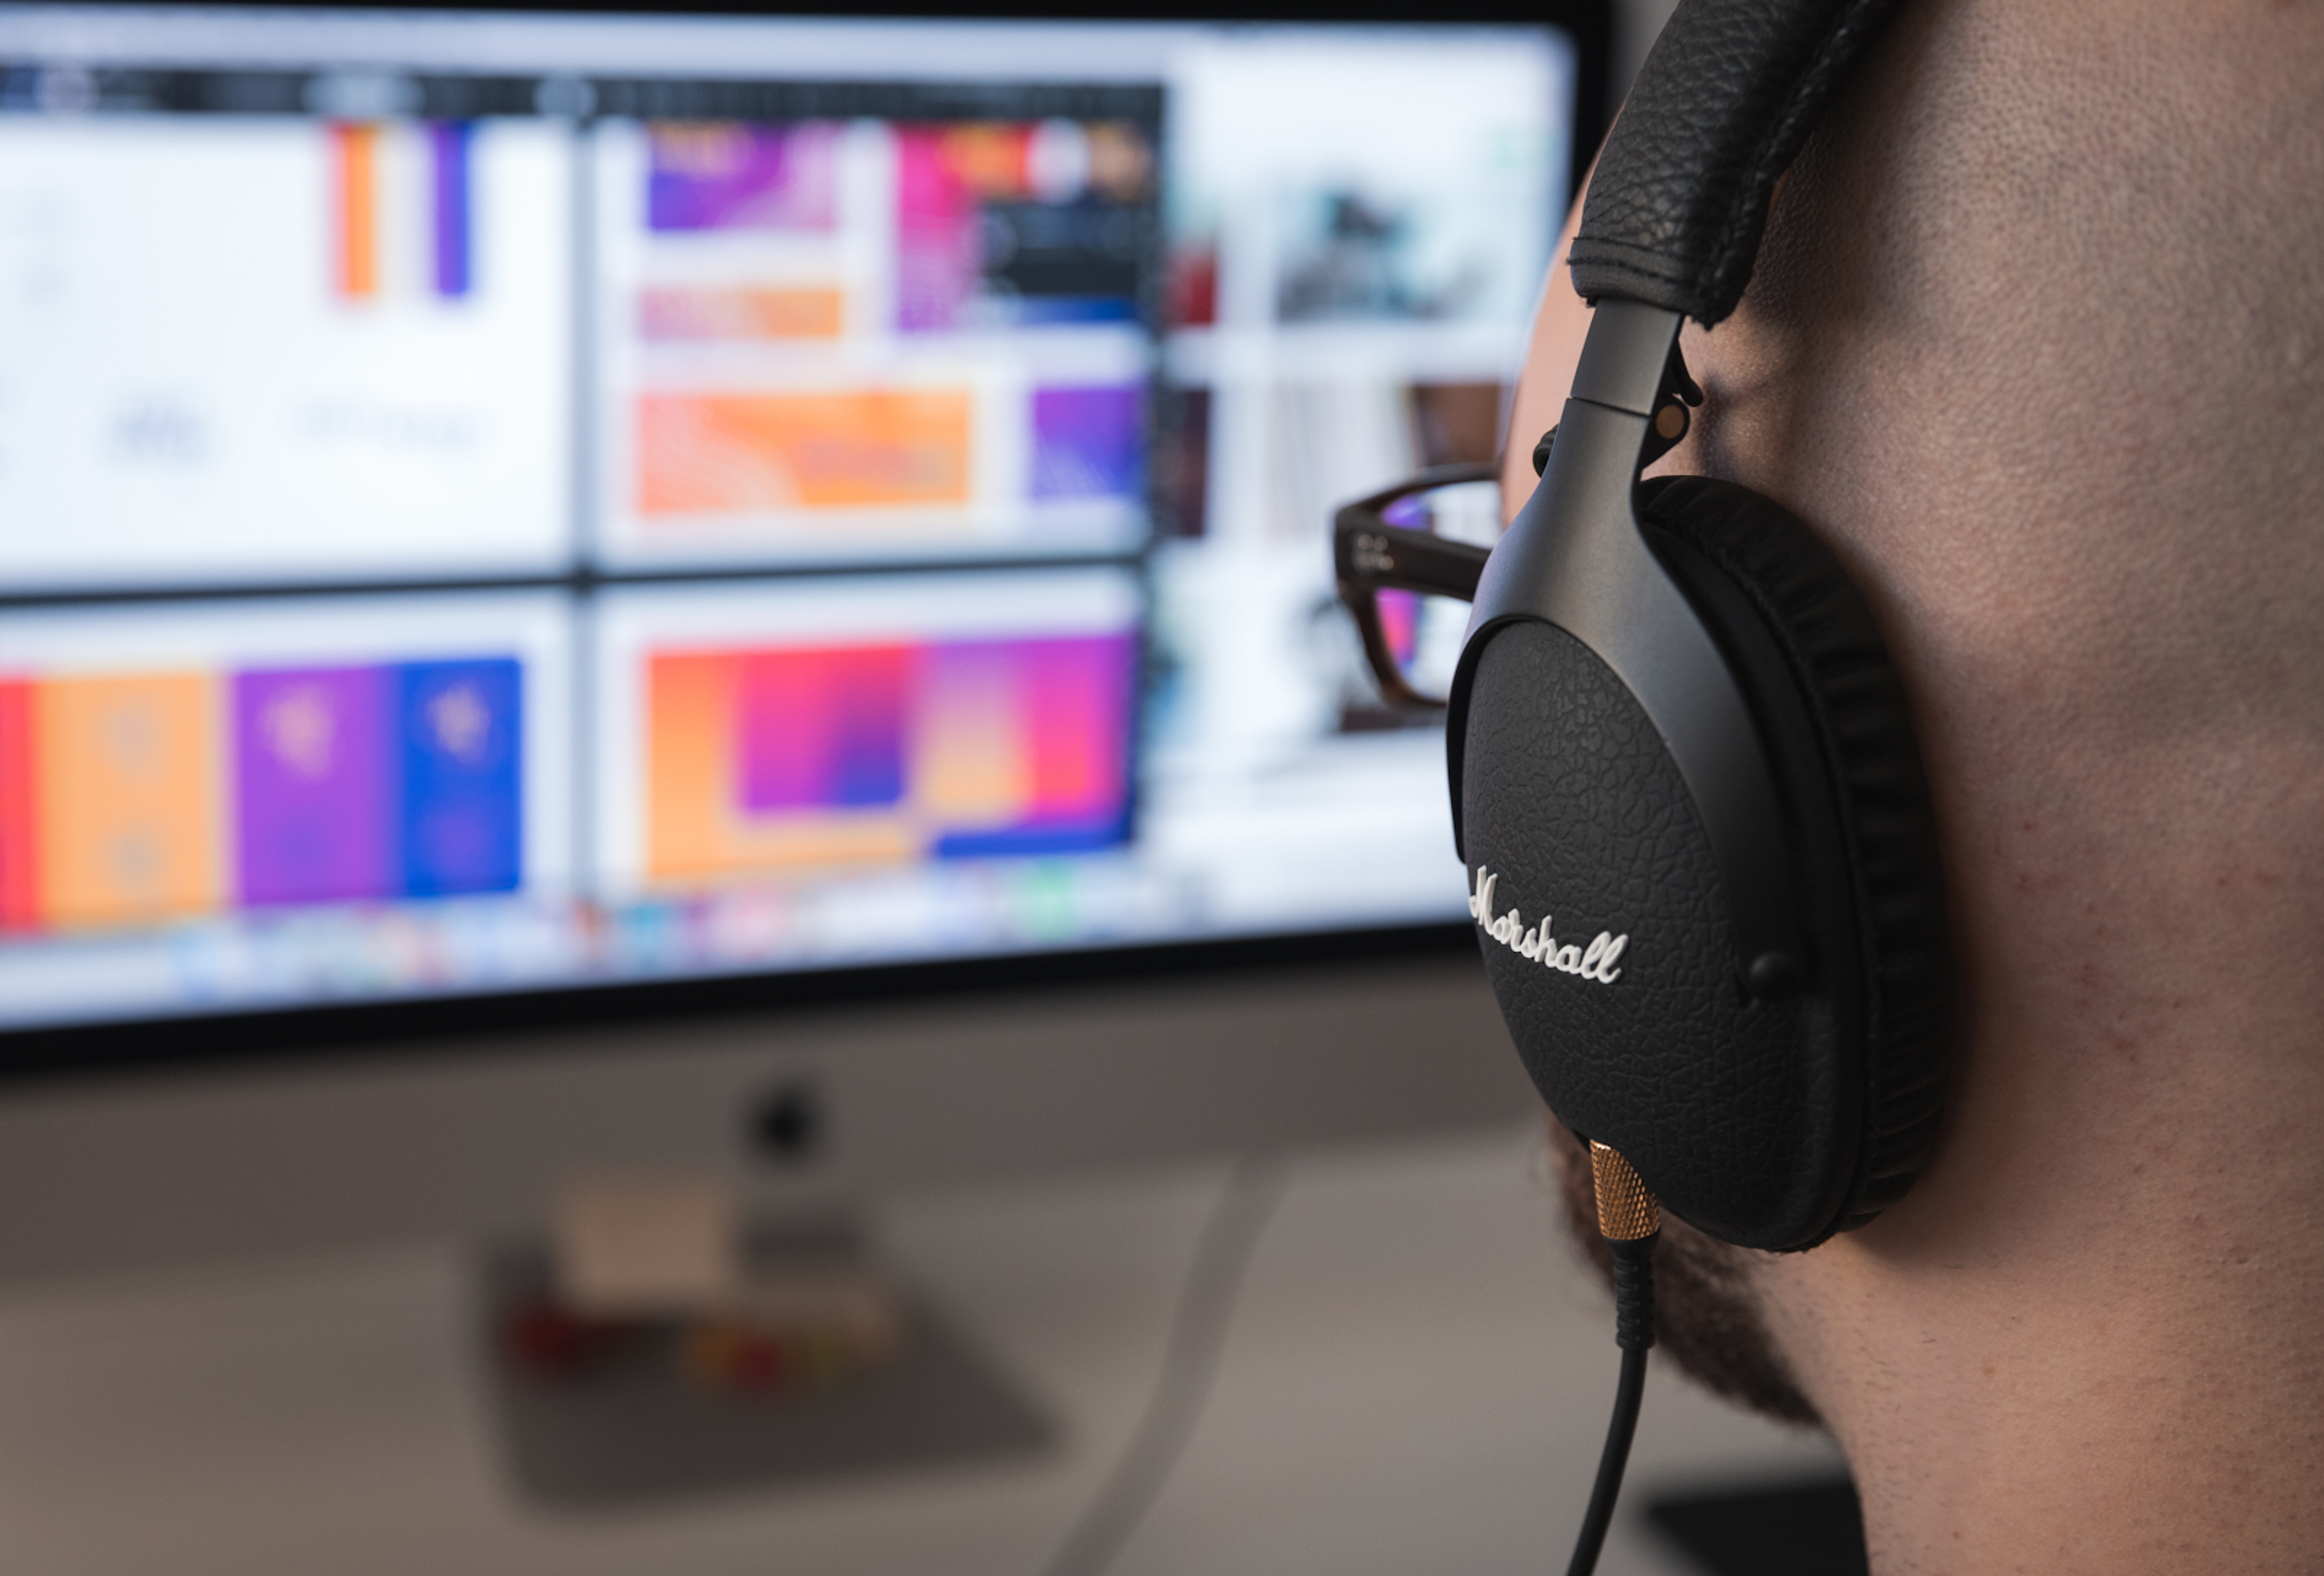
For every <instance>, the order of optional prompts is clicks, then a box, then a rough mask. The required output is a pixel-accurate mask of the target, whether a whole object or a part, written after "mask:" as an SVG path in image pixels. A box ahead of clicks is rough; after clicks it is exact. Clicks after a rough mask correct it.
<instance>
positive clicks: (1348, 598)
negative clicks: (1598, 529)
mask: <svg viewBox="0 0 2324 1576" xmlns="http://www.w3.org/2000/svg"><path fill="white" fill-rule="evenodd" d="M1499 476H1500V472H1499V468H1498V467H1496V466H1493V465H1438V466H1436V467H1434V469H1432V470H1426V471H1423V472H1422V473H1421V474H1420V475H1416V476H1414V477H1412V478H1410V479H1409V480H1407V481H1403V482H1399V483H1397V484H1396V485H1395V486H1393V487H1390V488H1388V490H1387V491H1385V492H1380V493H1373V494H1372V495H1371V496H1370V497H1369V498H1359V499H1358V500H1356V502H1353V503H1350V504H1346V505H1344V506H1342V508H1341V509H1340V511H1339V512H1338V513H1337V514H1335V515H1334V516H1333V521H1332V562H1333V567H1334V568H1335V569H1336V570H1337V571H1338V573H1339V580H1340V600H1341V601H1342V602H1343V603H1345V604H1347V607H1348V611H1349V612H1350V613H1353V614H1354V615H1355V620H1356V632H1357V633H1358V634H1359V635H1360V636H1361V637H1362V640H1363V643H1364V656H1365V658H1366V659H1368V660H1369V662H1370V663H1371V669H1372V677H1373V678H1374V680H1376V681H1377V682H1378V683H1379V690H1380V695H1381V696H1382V698H1384V699H1386V700H1388V701H1389V702H1391V703H1393V704H1396V705H1407V706H1442V705H1444V703H1445V697H1446V696H1449V695H1450V694H1451V693H1452V668H1453V665H1454V664H1455V663H1457V662H1458V661H1459V660H1460V659H1461V637H1462V633H1463V632H1464V631H1466V630H1467V629H1468V626H1469V608H1468V604H1469V603H1471V602H1472V601H1474V600H1475V598H1476V595H1477V579H1478V576H1480V575H1482V574H1483V573H1484V572H1485V559H1486V558H1487V557H1488V556H1489V552H1490V548H1487V547H1484V546H1480V539H1481V540H1482V541H1486V542H1489V541H1491V540H1492V539H1494V538H1495V537H1497V536H1499V534H1500V527H1501V504H1500V489H1499V486H1498V485H1494V484H1495V483H1497V482H1498V481H1499ZM1463 538H1467V539H1466V540H1463Z"/></svg>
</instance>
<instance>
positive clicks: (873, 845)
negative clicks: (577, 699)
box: [646, 651, 922, 883]
mask: <svg viewBox="0 0 2324 1576" xmlns="http://www.w3.org/2000/svg"><path fill="white" fill-rule="evenodd" d="M749 663H750V655H749V653H746V652H741V651H712V652H681V653H673V654H665V655H658V656H655V657H653V658H651V659H649V660H648V662H647V664H646V715H647V716H648V717H649V718H650V719H651V721H650V725H649V727H648V729H647V735H646V737H647V742H646V804H647V806H648V810H647V815H646V874H647V878H648V879H649V880H652V881H655V882H658V883H660V882H694V881H700V880H708V879H712V878H715V877H722V876H733V875H738V874H742V873H746V872H749V871H768V870H780V869H784V868H789V867H798V866H803V865H817V864H851V863H892V862H898V861H901V860H907V859H909V858H911V857H913V855H914V854H915V853H918V850H919V846H920V843H921V841H922V834H921V833H920V831H919V829H918V827H916V826H915V825H912V823H911V822H910V821H908V819H907V818H906V817H905V816H902V815H899V814H898V813H897V812H896V811H895V810H893V809H885V808H882V809H863V810H839V809H829V810H821V811H816V812H811V813H800V812H797V811H793V812H789V813H787V814H785V815H783V816H779V817H775V818H770V819H767V820H763V821H753V820H746V819H745V818H744V817H743V816H741V815H740V814H738V813H737V808H736V806H735V802H734V781H735V779H736V777H737V776H738V775H739V772H740V763H739V762H738V761H737V760H736V759H735V754H734V746H735V727H734V718H735V714H736V712H737V711H738V709H739V708H740V706H741V704H742V684H743V676H744V672H745V670H746V668H748V665H749Z"/></svg>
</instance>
